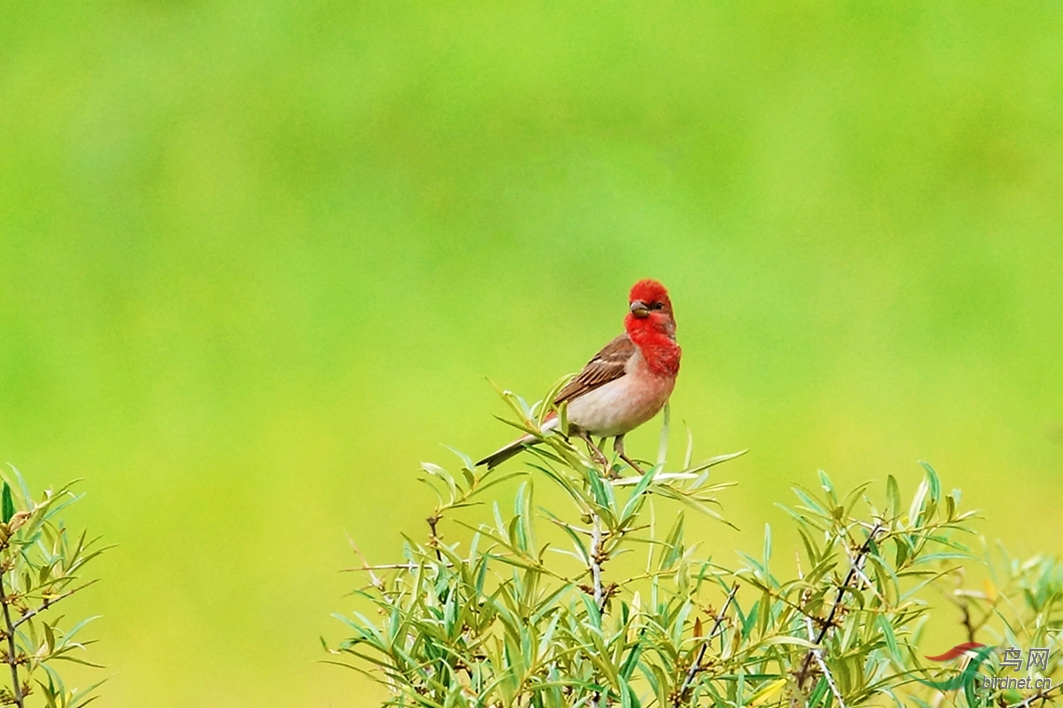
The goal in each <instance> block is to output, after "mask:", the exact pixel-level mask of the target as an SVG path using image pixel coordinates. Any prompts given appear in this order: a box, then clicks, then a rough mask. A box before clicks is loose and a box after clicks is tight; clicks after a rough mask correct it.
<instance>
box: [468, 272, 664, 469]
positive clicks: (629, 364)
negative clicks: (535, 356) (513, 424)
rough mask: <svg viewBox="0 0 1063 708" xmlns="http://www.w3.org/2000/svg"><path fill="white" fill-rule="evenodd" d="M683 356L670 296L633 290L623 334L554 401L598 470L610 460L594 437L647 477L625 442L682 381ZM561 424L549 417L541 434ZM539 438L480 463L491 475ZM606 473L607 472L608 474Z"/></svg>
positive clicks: (649, 283) (652, 288) (644, 287)
mask: <svg viewBox="0 0 1063 708" xmlns="http://www.w3.org/2000/svg"><path fill="white" fill-rule="evenodd" d="M681 356H682V350H681V349H680V347H679V345H678V344H677V343H676V340H675V313H674V312H673V310H672V301H671V299H670V298H669V297H668V290H667V289H666V288H665V287H664V285H662V284H661V283H660V282H658V281H656V280H653V279H652V278H645V279H643V280H640V281H638V282H637V283H635V284H634V285H633V286H632V287H631V292H630V294H629V297H628V312H627V314H626V315H625V316H624V333H623V334H621V335H620V336H618V337H616V338H615V339H613V341H611V342H609V343H608V344H606V345H605V346H604V347H602V349H601V351H599V352H598V353H597V354H595V355H594V356H593V357H592V358H591V360H590V361H588V362H587V364H586V366H584V367H583V370H582V371H580V372H579V373H578V374H576V376H575V377H573V378H572V379H571V380H570V381H569V382H568V383H567V384H566V385H565V386H564V387H563V388H562V389H561V390H560V391H559V392H558V394H557V396H556V397H555V398H554V401H553V403H554V405H555V406H561V405H562V404H567V406H568V409H567V418H568V423H569V432H570V433H572V434H574V435H576V436H578V437H580V438H582V439H583V440H584V442H586V443H587V449H588V451H589V452H590V455H591V457H592V458H593V459H594V461H595V462H596V463H597V464H600V465H602V466H603V468H604V467H605V465H606V464H607V460H606V457H605V454H604V453H603V452H602V450H601V448H600V447H598V446H597V445H595V444H594V442H593V440H592V439H591V438H592V436H593V437H597V438H601V442H600V444H604V442H605V439H606V438H613V450H614V451H615V452H616V454H617V455H618V456H619V457H620V459H622V460H623V461H624V462H626V463H627V464H629V465H630V466H631V467H632V469H634V470H635V471H637V472H638V473H639V474H644V471H643V470H642V468H641V467H639V465H638V464H637V463H635V461H634V460H632V459H631V458H629V457H628V456H627V453H626V452H625V451H624V436H625V435H627V434H628V433H629V432H631V431H632V430H634V429H635V428H637V427H639V426H640V425H642V424H643V423H645V422H647V421H648V420H650V419H651V418H653V416H655V415H657V412H658V411H660V410H661V408H663V407H664V404H665V403H667V401H668V397H669V396H671V395H672V390H673V389H674V388H675V382H676V377H677V376H678V375H679V360H680V357H681ZM560 424H561V421H560V419H559V418H558V416H557V413H556V412H551V413H550V414H549V415H548V416H547V418H546V419H545V421H544V422H543V426H542V431H543V432H547V431H550V430H556V429H557V428H558V426H560ZM540 441H541V438H540V437H539V436H536V435H532V434H530V433H529V434H527V435H524V436H522V437H519V438H517V439H516V440H514V441H513V442H511V443H509V444H508V445H505V446H504V447H502V448H500V449H498V450H496V451H495V452H493V453H491V454H490V455H488V456H487V457H485V458H483V459H482V460H480V461H479V462H477V463H476V466H481V465H486V466H487V468H488V469H491V468H493V467H495V466H497V465H499V464H501V463H503V462H505V461H506V460H508V459H509V458H511V457H513V456H514V455H516V454H517V453H519V452H520V451H521V450H523V449H525V448H526V447H528V446H530V445H535V444H536V443H538V442H540ZM607 472H608V471H607Z"/></svg>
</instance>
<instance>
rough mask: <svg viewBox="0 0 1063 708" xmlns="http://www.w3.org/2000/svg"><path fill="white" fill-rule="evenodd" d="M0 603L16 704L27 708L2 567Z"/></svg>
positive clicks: (0, 570)
mask: <svg viewBox="0 0 1063 708" xmlns="http://www.w3.org/2000/svg"><path fill="white" fill-rule="evenodd" d="M0 604H3V606H4V622H5V623H6V625H7V663H8V665H9V666H11V690H12V691H13V692H14V698H15V705H17V706H18V708H25V705H26V700H25V697H24V696H23V695H22V686H21V685H19V682H18V649H17V648H16V647H15V624H14V622H12V621H11V608H10V606H9V604H8V597H7V594H6V593H5V591H4V571H3V570H2V569H0Z"/></svg>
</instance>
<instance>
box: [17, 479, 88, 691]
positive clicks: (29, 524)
mask: <svg viewBox="0 0 1063 708" xmlns="http://www.w3.org/2000/svg"><path fill="white" fill-rule="evenodd" d="M12 472H13V476H14V480H15V484H14V485H12V484H11V482H10V481H8V480H7V479H5V480H4V482H3V490H2V493H0V659H2V662H3V664H5V665H6V667H7V668H6V669H4V670H3V672H2V676H3V677H2V678H0V705H14V706H18V707H19V708H25V706H28V705H30V704H31V703H30V701H29V698H30V697H31V696H34V697H35V698H39V699H40V700H37V703H36V704H38V705H46V706H48V707H49V708H78V707H79V706H84V705H85V704H87V703H89V702H91V701H92V700H93V699H94V698H95V696H94V695H93V694H92V692H93V690H94V689H95V688H96V686H98V685H99V683H97V684H94V685H92V686H89V687H88V688H85V689H77V688H74V689H67V688H66V686H65V685H64V683H63V680H62V677H61V676H60V672H59V671H58V669H57V668H56V667H57V664H58V662H62V661H67V662H74V663H78V664H85V665H88V666H96V664H92V663H91V662H89V661H87V660H86V659H85V658H84V657H83V654H84V651H85V647H86V645H87V644H88V643H89V642H81V641H79V640H78V639H77V638H76V637H77V635H78V634H79V632H80V631H81V630H82V629H83V628H84V627H85V625H86V624H88V623H89V622H90V621H92V619H93V618H88V619H85V620H82V621H80V622H77V623H75V624H73V625H71V624H70V623H69V622H68V621H66V618H65V617H63V616H57V615H56V614H55V613H54V612H48V610H50V609H51V608H53V607H55V606H56V605H58V604H59V603H61V602H63V601H64V600H66V599H67V598H69V597H71V596H72V595H74V594H75V593H77V592H80V591H81V590H82V589H84V588H86V587H88V586H89V585H91V584H92V583H93V582H95V581H88V582H85V581H83V580H82V579H81V574H82V570H83V568H84V566H85V564H86V563H88V562H89V561H91V560H92V559H93V558H95V557H96V556H98V555H99V554H100V553H102V552H103V551H104V550H105V549H104V548H102V547H100V546H99V545H98V540H97V539H90V538H88V537H87V536H86V534H85V533H84V532H82V533H80V534H72V533H71V532H70V531H69V530H68V529H67V528H66V527H65V526H64V525H63V522H62V521H61V520H60V519H59V516H58V515H59V513H60V512H61V511H62V510H63V509H65V508H66V507H67V506H69V505H70V504H73V503H74V502H76V501H78V500H79V499H80V498H81V497H80V496H77V495H75V494H73V492H71V491H70V485H67V486H66V487H63V488H62V489H59V490H58V491H56V492H52V491H51V490H48V491H46V492H44V494H43V496H42V498H41V500H40V501H34V500H33V496H32V495H31V494H30V491H29V489H28V488H27V486H26V483H25V481H24V480H23V478H22V475H20V474H19V473H18V470H15V469H14V468H12ZM5 684H6V685H5Z"/></svg>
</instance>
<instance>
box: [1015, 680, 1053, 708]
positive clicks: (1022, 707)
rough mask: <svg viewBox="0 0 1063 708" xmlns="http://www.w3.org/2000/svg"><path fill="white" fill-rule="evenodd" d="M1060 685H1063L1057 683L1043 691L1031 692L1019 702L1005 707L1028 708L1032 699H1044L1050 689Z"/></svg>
mask: <svg viewBox="0 0 1063 708" xmlns="http://www.w3.org/2000/svg"><path fill="white" fill-rule="evenodd" d="M1060 686H1063V684H1057V685H1055V686H1052V687H1051V688H1046V689H1044V690H1043V691H1038V692H1037V693H1035V694H1033V695H1032V696H1029V697H1028V698H1026V699H1024V700H1022V701H1020V702H1019V703H1012V704H1011V705H1010V706H1008V707H1007V708H1028V707H1029V706H1030V704H1032V703H1033V702H1034V701H1038V700H1044V699H1046V698H1048V694H1050V693H1051V692H1052V691H1055V690H1056V689H1057V688H1059V687H1060Z"/></svg>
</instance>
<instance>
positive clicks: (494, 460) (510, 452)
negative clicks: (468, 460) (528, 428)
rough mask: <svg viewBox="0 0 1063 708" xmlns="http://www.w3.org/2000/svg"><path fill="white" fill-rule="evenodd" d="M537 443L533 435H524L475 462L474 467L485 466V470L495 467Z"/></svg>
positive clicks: (537, 440)
mask: <svg viewBox="0 0 1063 708" xmlns="http://www.w3.org/2000/svg"><path fill="white" fill-rule="evenodd" d="M537 442H539V439H538V438H537V437H535V436H534V435H531V434H528V435H524V436H522V437H519V438H517V439H516V440H514V441H513V442H511V443H510V444H508V445H506V446H505V447H502V448H500V449H498V450H495V451H494V452H492V453H491V454H490V455H488V456H487V457H485V458H484V459H482V460H480V461H479V462H477V463H476V466H477V467H479V466H480V465H487V469H491V468H493V467H497V466H498V465H500V464H502V463H503V462H505V461H506V460H508V459H509V458H511V457H513V456H514V455H516V454H517V453H518V452H520V451H521V450H523V449H524V448H526V447H528V446H529V445H534V444H535V443H537Z"/></svg>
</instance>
